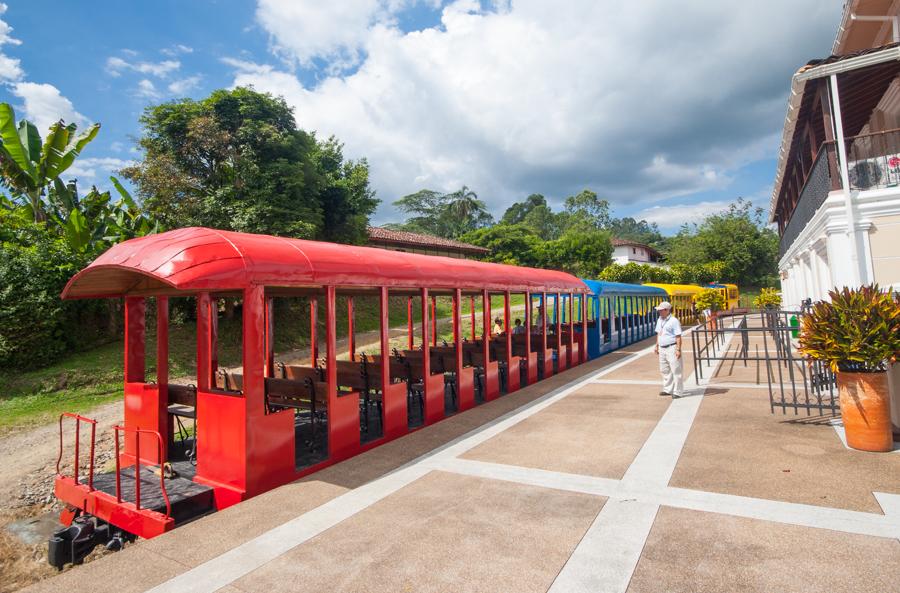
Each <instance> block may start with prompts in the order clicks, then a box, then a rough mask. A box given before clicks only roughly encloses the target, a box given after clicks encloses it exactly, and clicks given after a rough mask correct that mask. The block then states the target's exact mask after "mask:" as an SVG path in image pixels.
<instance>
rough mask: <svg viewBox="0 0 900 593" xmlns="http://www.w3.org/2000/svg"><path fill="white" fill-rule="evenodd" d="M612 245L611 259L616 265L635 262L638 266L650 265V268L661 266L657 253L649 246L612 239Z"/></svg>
mask: <svg viewBox="0 0 900 593" xmlns="http://www.w3.org/2000/svg"><path fill="white" fill-rule="evenodd" d="M612 244H613V255H612V258H613V262H615V263H617V264H623V265H624V264H627V263H628V262H635V263H638V264H650V265H651V266H662V264H661V263H659V260H660V258H661V256H660V253H659V251H657V250H655V249H653V248H652V247H650V246H649V245H644V244H643V243H638V242H637V241H629V240H627V239H613V240H612Z"/></svg>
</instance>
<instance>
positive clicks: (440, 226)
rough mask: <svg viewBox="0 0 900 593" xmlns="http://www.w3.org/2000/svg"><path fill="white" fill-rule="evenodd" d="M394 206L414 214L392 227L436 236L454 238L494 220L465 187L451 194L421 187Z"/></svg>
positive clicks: (473, 193) (480, 202) (489, 223)
mask: <svg viewBox="0 0 900 593" xmlns="http://www.w3.org/2000/svg"><path fill="white" fill-rule="evenodd" d="M394 206H396V207H397V208H398V209H399V210H401V211H403V212H405V213H407V214H411V215H412V216H410V217H409V218H407V220H406V222H404V223H401V224H392V225H389V226H390V228H395V229H400V230H407V231H413V232H419V233H426V234H429V235H434V236H436V237H445V238H449V239H455V238H457V237H460V236H461V235H464V234H465V233H467V232H469V231H473V230H475V229H479V228H484V227H487V226H490V225H491V224H492V223H493V218H492V217H491V215H490V213H488V211H487V206H486V205H485V203H484V202H483V201H481V200H479V199H478V196H477V195H476V194H475V192H473V191H472V190H470V189H469V188H468V187H466V186H462V187H461V188H460V189H458V190H456V191H454V192H450V193H440V192H437V191H434V190H430V189H422V190H419V191H417V192H416V193H413V194H409V195H406V196H403V197H402V198H400V199H399V200H396V201H395V202H394Z"/></svg>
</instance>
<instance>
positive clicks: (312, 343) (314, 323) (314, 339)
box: [309, 297, 319, 367]
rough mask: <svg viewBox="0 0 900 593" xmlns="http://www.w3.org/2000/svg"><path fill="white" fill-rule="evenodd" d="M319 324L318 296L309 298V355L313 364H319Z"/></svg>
mask: <svg viewBox="0 0 900 593" xmlns="http://www.w3.org/2000/svg"><path fill="white" fill-rule="evenodd" d="M318 326H319V299H317V298H316V297H310V298H309V357H310V364H311V366H313V367H315V366H317V364H318V358H319V338H318V335H317V329H318Z"/></svg>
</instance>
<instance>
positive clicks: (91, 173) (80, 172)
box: [63, 157, 134, 186]
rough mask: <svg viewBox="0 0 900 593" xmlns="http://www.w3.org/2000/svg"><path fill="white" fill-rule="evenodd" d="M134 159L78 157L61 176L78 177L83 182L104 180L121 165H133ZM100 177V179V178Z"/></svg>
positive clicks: (120, 167)
mask: <svg viewBox="0 0 900 593" xmlns="http://www.w3.org/2000/svg"><path fill="white" fill-rule="evenodd" d="M133 164H134V161H128V160H125V159H119V158H114V157H90V158H84V157H79V158H77V159H75V162H73V163H72V166H71V167H69V168H68V169H66V172H65V174H64V175H63V177H65V178H66V179H67V180H68V179H78V180H79V181H80V182H81V183H79V186H81V185H84V184H91V183H96V182H98V181H101V180H102V181H105V180H106V179H107V178H108V177H109V176H110V175H114V174H115V172H116V171H118V170H119V169H122V168H123V167H128V166H129V165H133ZM101 178H102V179H101Z"/></svg>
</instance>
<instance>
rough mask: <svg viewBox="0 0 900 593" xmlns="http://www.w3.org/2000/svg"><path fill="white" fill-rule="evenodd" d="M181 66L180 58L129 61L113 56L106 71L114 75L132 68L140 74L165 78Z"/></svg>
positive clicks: (107, 64) (116, 75)
mask: <svg viewBox="0 0 900 593" xmlns="http://www.w3.org/2000/svg"><path fill="white" fill-rule="evenodd" d="M179 68H181V62H179V61H178V60H163V61H161V62H129V61H127V60H123V59H122V58H119V57H116V56H112V57H110V58H108V59H107V60H106V72H107V74H109V75H110V76H113V77H118V76H121V75H122V72H124V71H126V70H131V71H133V72H137V73H139V74H149V75H151V76H156V77H158V78H165V77H166V76H168V75H169V74H171V73H172V72H175V71H176V70H178V69H179Z"/></svg>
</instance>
